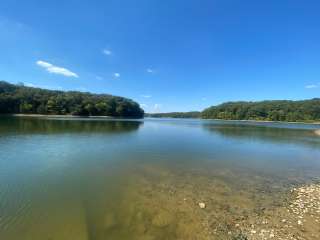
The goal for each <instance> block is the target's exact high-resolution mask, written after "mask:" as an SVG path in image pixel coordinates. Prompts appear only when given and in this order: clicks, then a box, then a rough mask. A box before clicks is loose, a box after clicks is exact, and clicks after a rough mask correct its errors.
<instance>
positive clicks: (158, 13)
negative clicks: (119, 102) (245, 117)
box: [0, 0, 320, 112]
mask: <svg viewBox="0 0 320 240" xmlns="http://www.w3.org/2000/svg"><path fill="white" fill-rule="evenodd" d="M0 80H5V81H8V82H11V83H18V82H23V83H24V84H25V85H27V86H34V87H42V88H48V89H60V90H78V91H90V92H94V93H108V94H113V95H118V96H123V97H128V98H131V99H133V100H135V101H137V102H138V103H140V104H141V106H142V107H143V108H144V110H145V111H146V112H170V111H191V110H202V109H204V108H206V107H209V106H211V105H217V104H220V103H222V102H225V101H237V100H248V101H253V100H254V101H258V100H266V99H292V100H297V99H308V98H314V97H320V1H319V0H314V1H311V0H310V1H309V0H303V1H302V0H268V1H266V0H261V1H257V0H183V1H182V0H134V1H133V0H108V1H102V0H101V1H95V0H90V1H89V0H81V1H80V0H77V1H73V0H69V1H68V0H64V1H62V0H55V1H52V0H51V1H46V0H42V1H35V0H28V1H21V0H20V1H16V0H1V1H0Z"/></svg>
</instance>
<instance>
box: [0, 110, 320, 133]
mask: <svg viewBox="0 0 320 240" xmlns="http://www.w3.org/2000/svg"><path fill="white" fill-rule="evenodd" d="M0 116H12V117H54V118H106V119H118V118H121V119H125V118H122V117H113V116H79V115H71V114H66V115H56V114H54V115H50V114H24V113H17V114H2V115H0ZM147 118H153V119H164V118H169V119H184V120H185V119H195V120H204V121H210V120H213V121H227V122H253V123H289V124H312V125H320V122H287V121H268V120H235V119H209V118H173V117H150V116H148V117H147ZM128 119H131V118H128ZM142 119H143V118H142ZM319 131H320V129H319ZM318 134H319V135H320V132H319V133H318Z"/></svg>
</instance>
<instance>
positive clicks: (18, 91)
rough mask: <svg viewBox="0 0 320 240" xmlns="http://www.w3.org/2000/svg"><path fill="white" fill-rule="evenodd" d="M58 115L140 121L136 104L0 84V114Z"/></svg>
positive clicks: (97, 96) (103, 96)
mask: <svg viewBox="0 0 320 240" xmlns="http://www.w3.org/2000/svg"><path fill="white" fill-rule="evenodd" d="M10 113H28V114H57V115H65V114H72V115H80V116H112V117H128V118H129V117H130V118H141V117H143V115H144V112H143V110H142V109H141V108H140V106H139V104H137V103H136V102H134V101H132V100H130V99H126V98H122V97H115V96H112V95H107V94H91V93H82V92H75V91H72V92H63V91H52V90H45V89H40V88H32V87H25V86H23V84H19V85H13V84H9V83H7V82H4V81H0V114H10Z"/></svg>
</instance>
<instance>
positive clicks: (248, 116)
mask: <svg viewBox="0 0 320 240" xmlns="http://www.w3.org/2000/svg"><path fill="white" fill-rule="evenodd" d="M201 117H202V118H206V119H207V118H210V119H228V120H263V121H288V122H298V121H302V122H312V121H320V98H314V99H311V100H302V101H287V100H274V101H261V102H227V103H223V104H220V105H218V106H212V107H209V108H207V109H205V110H204V111H203V112H202V114H201Z"/></svg>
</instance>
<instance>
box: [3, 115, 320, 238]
mask: <svg viewBox="0 0 320 240" xmlns="http://www.w3.org/2000/svg"><path fill="white" fill-rule="evenodd" d="M317 128H320V126H319V125H308V124H285V123H249V122H225V121H210V120H173V119H159V120H158V119H145V120H141V121H138V120H104V119H86V118H76V119H68V118H10V117H2V118H0V239H5V240H40V239H41V240H44V239H45V240H55V239H56V240H58V239H59V240H64V239H65V240H67V239H68V240H69V239H77V240H82V239H88V240H102V239H228V237H230V236H229V235H230V231H231V230H232V229H233V225H234V224H235V222H238V221H242V220H243V219H246V220H247V219H249V220H250V218H251V216H253V215H254V216H255V218H256V217H257V216H259V214H262V212H263V211H264V210H265V209H270V208H273V207H275V206H279V205H281V204H282V203H283V202H284V201H285V199H286V197H287V195H286V193H287V192H288V190H289V189H290V188H291V187H292V186H298V185H303V184H307V183H310V182H313V181H317V180H319V172H320V137H319V136H317V135H316V134H315V130H316V129H317ZM199 202H204V203H205V204H206V208H205V209H201V208H199V206H198V203H199ZM228 234H229V235H228Z"/></svg>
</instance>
